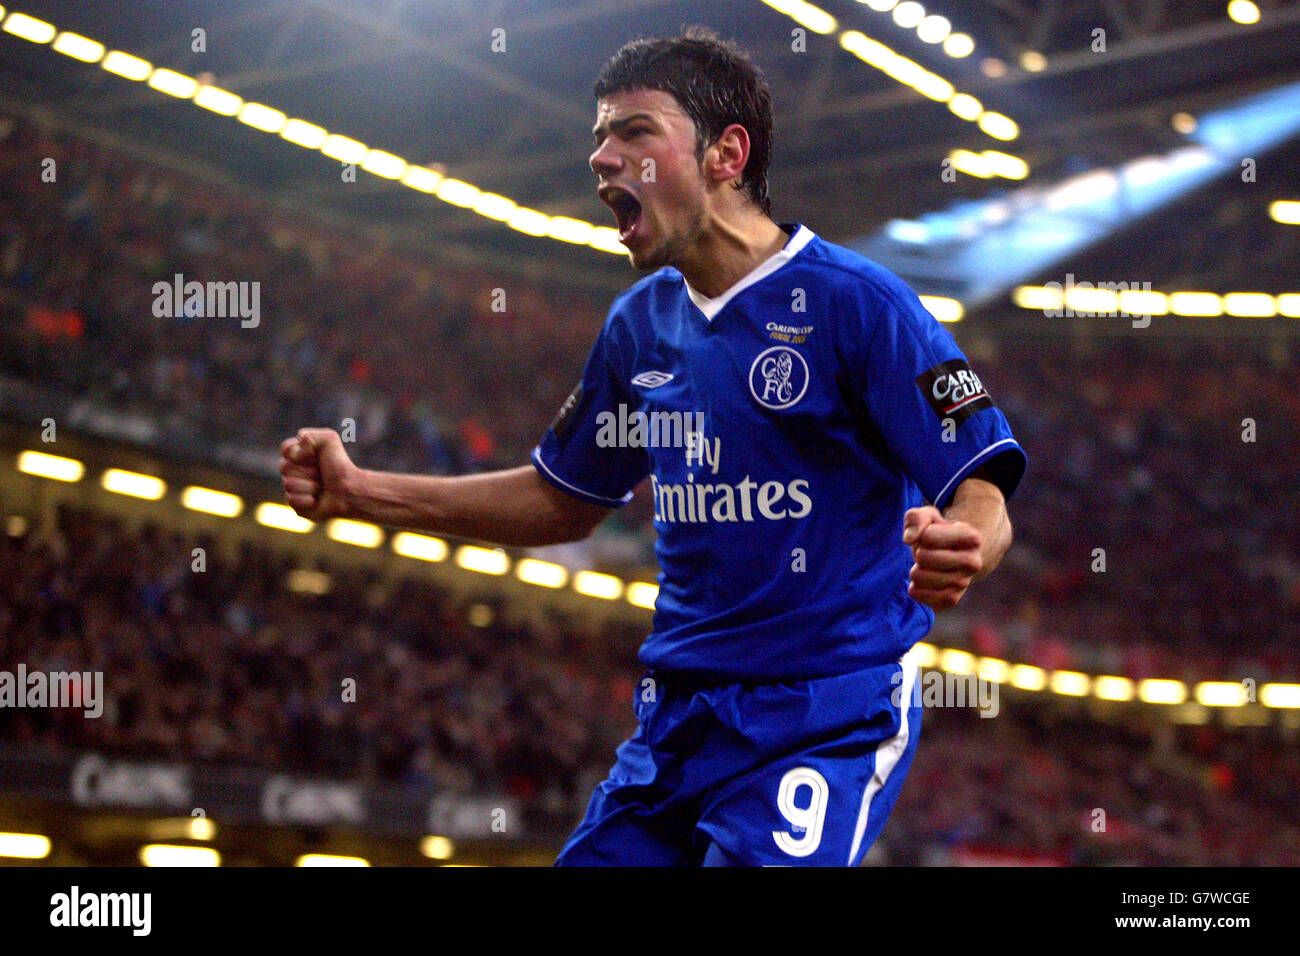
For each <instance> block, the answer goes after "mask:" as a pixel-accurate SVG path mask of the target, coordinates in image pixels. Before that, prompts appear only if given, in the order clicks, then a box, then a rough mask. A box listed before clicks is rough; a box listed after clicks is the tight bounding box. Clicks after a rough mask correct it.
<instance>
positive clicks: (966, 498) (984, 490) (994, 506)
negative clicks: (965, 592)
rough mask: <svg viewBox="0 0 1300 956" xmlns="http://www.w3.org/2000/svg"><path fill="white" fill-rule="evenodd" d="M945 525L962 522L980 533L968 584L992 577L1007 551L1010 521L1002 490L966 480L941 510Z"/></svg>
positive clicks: (980, 480)
mask: <svg viewBox="0 0 1300 956" xmlns="http://www.w3.org/2000/svg"><path fill="white" fill-rule="evenodd" d="M943 516H944V517H945V518H947V519H948V520H949V521H964V522H966V524H968V525H970V526H971V527H973V528H975V530H977V531H978V532H979V533H980V570H979V571H978V572H977V573H976V574H975V575H974V576H973V577H972V579H971V580H973V581H978V580H980V579H981V578H984V577H987V576H988V575H990V574H992V573H993V571H994V569H996V568H997V566H998V565H999V564H1000V563H1001V562H1002V558H1003V557H1004V556H1005V555H1006V553H1007V549H1009V548H1010V547H1011V538H1012V534H1011V518H1010V517H1009V516H1008V515H1007V507H1006V500H1005V499H1004V498H1003V496H1002V490H1001V489H1000V488H998V486H997V485H995V484H993V483H992V482H990V481H985V480H984V479H982V478H967V479H966V480H965V481H963V482H962V483H961V484H960V485H959V486H958V488H957V492H956V494H954V495H953V499H952V503H951V504H950V505H949V506H948V507H947V508H945V509H944V512H943Z"/></svg>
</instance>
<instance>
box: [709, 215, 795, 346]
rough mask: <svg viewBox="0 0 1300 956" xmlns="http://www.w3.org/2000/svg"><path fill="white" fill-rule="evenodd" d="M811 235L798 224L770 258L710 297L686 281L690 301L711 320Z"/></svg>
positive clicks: (778, 265) (783, 263) (781, 263)
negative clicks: (792, 233)
mask: <svg viewBox="0 0 1300 956" xmlns="http://www.w3.org/2000/svg"><path fill="white" fill-rule="evenodd" d="M813 235H814V233H813V231H812V230H811V229H809V228H808V227H807V226H804V225H801V226H799V228H798V229H797V230H796V231H795V234H794V235H793V236H791V237H790V241H789V242H787V243H786V244H785V245H784V246H783V247H782V248H781V249H780V251H778V252H777V253H776V254H774V255H773V256H771V257H770V258H768V259H765V260H763V262H761V263H760V264H759V265H758V267H757V268H756V269H754V271H753V272H751V273H749V274H748V275H747V276H745V277H744V278H743V279H741V280H740V281H739V282H737V283H736V284H735V285H733V286H732V287H731V288H730V289H728V290H727V291H726V292H723V293H722V294H721V295H718V296H715V297H714V298H712V299H710V298H709V297H708V296H706V295H703V294H701V293H699V292H696V291H695V290H694V289H692V288H691V284H690V283H689V282H687V283H686V294H687V295H689V296H690V297H691V301H692V302H694V303H695V307H696V308H698V309H699V310H700V311H701V312H703V313H704V317H705V318H706V319H708V320H709V321H710V322H712V321H713V317H714V316H716V315H717V314H718V313H719V312H721V311H722V310H723V308H724V307H725V306H726V304H727V303H728V302H730V301H731V300H732V299H734V298H735V297H736V296H738V295H739V294H740V293H742V292H744V291H745V290H746V289H748V288H749V287H750V286H751V285H753V284H754V283H755V282H758V281H759V280H760V279H765V278H767V277H768V276H770V275H771V274H772V273H773V272H775V271H776V270H777V269H779V268H781V267H782V266H783V265H785V264H786V263H787V262H789V261H790V260H791V259H793V258H794V257H795V256H797V255H798V254H799V252H800V250H802V249H803V247H804V246H806V245H808V243H809V242H811V241H812V239H813ZM683 281H684V280H683Z"/></svg>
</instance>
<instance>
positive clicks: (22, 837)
mask: <svg viewBox="0 0 1300 956" xmlns="http://www.w3.org/2000/svg"><path fill="white" fill-rule="evenodd" d="M2 9H3V8H0V10H2ZM49 855H50V838H49V837H47V836H42V835H41V834H39V833H0V857H5V858H7V859H11V860H43V859H45V858H46V857H47V856H49Z"/></svg>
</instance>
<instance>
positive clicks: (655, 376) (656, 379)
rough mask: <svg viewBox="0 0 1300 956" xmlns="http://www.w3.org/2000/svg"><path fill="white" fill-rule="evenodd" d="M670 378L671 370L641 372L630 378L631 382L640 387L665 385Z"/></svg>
mask: <svg viewBox="0 0 1300 956" xmlns="http://www.w3.org/2000/svg"><path fill="white" fill-rule="evenodd" d="M672 380H673V373H672V372H642V373H641V374H640V375H638V376H636V377H635V378H634V379H632V384H633V385H639V386H641V387H642V388H658V387H659V386H660V385H667V384H668V383H669V382H671V381H672Z"/></svg>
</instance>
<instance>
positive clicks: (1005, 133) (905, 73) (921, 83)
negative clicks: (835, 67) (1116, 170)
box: [763, 0, 1028, 174]
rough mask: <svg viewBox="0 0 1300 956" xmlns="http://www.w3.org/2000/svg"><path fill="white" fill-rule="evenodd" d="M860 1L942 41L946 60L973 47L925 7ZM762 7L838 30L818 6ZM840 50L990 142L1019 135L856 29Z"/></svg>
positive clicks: (793, 1)
mask: <svg viewBox="0 0 1300 956" xmlns="http://www.w3.org/2000/svg"><path fill="white" fill-rule="evenodd" d="M860 2H866V3H868V5H869V6H871V7H872V9H874V10H877V11H879V12H881V13H885V12H888V11H891V10H892V11H893V14H894V21H895V22H896V23H898V25H899V26H904V27H909V28H911V27H915V28H916V29H917V33H918V35H919V36H920V37H921V39H922V40H924V41H925V42H927V43H939V42H942V43H943V44H944V52H946V53H947V54H948V55H949V56H952V57H963V56H969V55H970V53H971V52H972V51H973V50H974V49H975V44H974V41H972V40H971V38H970V37H969V36H967V35H966V34H964V33H952V24H951V23H949V22H948V20H947V19H946V18H944V17H939V16H926V13H925V8H924V7H922V6H921V4H919V3H916V2H912V0H909V2H905V3H898V0H860ZM763 3H764V4H766V5H767V6H769V7H771V8H772V9H773V10H775V11H777V12H778V13H784V14H785V15H786V16H788V17H790V19H792V20H794V21H795V22H796V23H798V24H800V25H801V26H805V27H807V28H808V29H809V30H812V31H813V32H814V33H821V34H824V35H829V34H831V33H834V32H835V31H836V29H837V28H838V26H839V24H838V22H837V21H836V19H835V18H834V17H833V16H831V15H830V14H829V13H827V12H826V11H825V10H823V9H821V8H820V7H817V6H814V5H813V4H811V3H806V2H805V0H763ZM949 41H951V44H950V43H949ZM840 46H842V47H843V48H844V49H845V50H848V51H849V52H850V53H852V54H853V55H854V56H856V57H857V58H858V59H859V60H861V61H862V62H863V63H865V64H867V65H868V66H871V67H874V68H875V69H877V70H880V71H881V72H882V73H884V74H885V75H886V76H888V77H890V78H891V79H893V80H896V81H898V82H899V83H901V84H903V85H904V86H910V87H911V88H912V89H914V90H916V91H917V92H918V93H920V94H921V95H922V96H926V97H929V98H930V99H932V100H937V101H938V102H940V103H947V104H948V108H949V109H950V110H952V112H953V114H954V115H955V116H957V117H958V118H959V119H963V120H966V121H967V122H973V123H976V124H977V125H978V126H979V128H980V129H981V130H983V132H984V133H985V134H987V135H988V136H991V137H993V138H994V139H1000V140H1006V141H1009V140H1013V139H1015V138H1016V137H1017V136H1019V135H1020V127H1019V126H1018V125H1017V124H1016V121H1015V120H1013V119H1011V117H1009V116H1004V115H1003V114H1001V113H995V112H992V111H990V110H985V109H984V107H983V105H981V103H980V101H979V100H977V99H975V97H973V96H971V95H969V94H967V93H958V92H957V89H956V87H954V86H953V84H952V83H950V82H949V81H948V80H945V79H944V78H943V77H942V76H939V74H937V73H934V72H932V71H930V70H927V69H926V68H925V67H923V66H922V65H921V64H919V63H917V62H916V61H915V60H912V59H909V58H908V57H905V56H903V55H902V54H901V53H899V52H897V51H896V50H894V49H892V48H890V47H889V46H887V45H885V44H884V43H881V42H880V41H879V40H874V39H872V38H871V37H869V36H867V35H866V34H865V33H863V32H862V31H860V30H844V31H841V33H840ZM1027 169H1028V167H1026V170H1027ZM1026 174H1027V172H1026Z"/></svg>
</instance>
